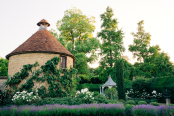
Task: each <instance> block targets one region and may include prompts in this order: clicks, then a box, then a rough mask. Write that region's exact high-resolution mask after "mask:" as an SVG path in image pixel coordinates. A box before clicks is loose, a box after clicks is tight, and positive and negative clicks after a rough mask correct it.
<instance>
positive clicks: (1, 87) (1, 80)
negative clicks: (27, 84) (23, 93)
mask: <svg viewBox="0 0 174 116" xmlns="http://www.w3.org/2000/svg"><path fill="white" fill-rule="evenodd" d="M7 79H8V77H4V76H0V90H1V91H4V90H5V82H6V81H7Z"/></svg>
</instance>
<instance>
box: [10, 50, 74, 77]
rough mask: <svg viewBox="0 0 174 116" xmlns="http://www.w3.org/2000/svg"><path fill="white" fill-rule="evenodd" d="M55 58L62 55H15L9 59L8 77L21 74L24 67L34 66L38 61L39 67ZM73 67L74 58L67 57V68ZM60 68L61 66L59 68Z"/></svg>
mask: <svg viewBox="0 0 174 116" xmlns="http://www.w3.org/2000/svg"><path fill="white" fill-rule="evenodd" d="M55 56H58V57H59V56H60V54H51V53H25V54H17V55H13V56H11V57H10V58H9V63H8V75H9V76H13V75H14V74H15V73H16V72H19V71H20V70H21V69H22V66H23V65H26V64H34V63H35V62H36V61H37V62H38V63H39V67H37V68H36V69H38V68H40V66H42V65H44V64H45V63H46V62H47V61H48V60H50V59H52V58H53V57H55ZM70 66H73V58H72V57H69V56H67V68H70ZM57 68H59V64H58V66H57Z"/></svg>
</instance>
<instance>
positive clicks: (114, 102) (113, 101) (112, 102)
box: [107, 100, 119, 104]
mask: <svg viewBox="0 0 174 116" xmlns="http://www.w3.org/2000/svg"><path fill="white" fill-rule="evenodd" d="M107 102H108V103H107V104H117V103H119V102H118V101H116V100H107Z"/></svg>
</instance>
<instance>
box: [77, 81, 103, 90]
mask: <svg viewBox="0 0 174 116" xmlns="http://www.w3.org/2000/svg"><path fill="white" fill-rule="evenodd" d="M100 85H102V84H88V83H86V84H78V85H77V90H79V91H80V90H81V89H84V88H88V90H89V91H98V92H100Z"/></svg>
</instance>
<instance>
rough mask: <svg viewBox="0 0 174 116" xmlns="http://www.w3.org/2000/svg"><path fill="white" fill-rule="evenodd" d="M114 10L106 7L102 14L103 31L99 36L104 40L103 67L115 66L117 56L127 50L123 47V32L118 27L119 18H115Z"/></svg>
mask: <svg viewBox="0 0 174 116" xmlns="http://www.w3.org/2000/svg"><path fill="white" fill-rule="evenodd" d="M113 15H114V13H113V10H112V8H110V7H107V8H106V12H105V13H103V14H101V15H100V17H101V21H102V25H101V28H102V30H101V32H99V33H98V37H100V38H101V40H102V45H101V55H102V56H103V58H101V61H100V65H101V66H102V67H103V68H106V67H111V68H113V67H114V63H115V62H116V59H117V58H120V57H121V53H122V52H124V51H125V48H124V47H123V32H122V30H119V29H118V27H117V24H118V22H117V19H115V18H113Z"/></svg>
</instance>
